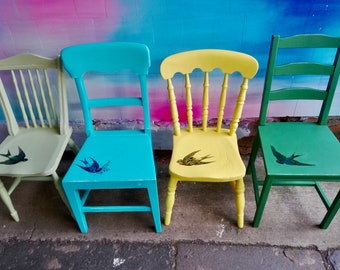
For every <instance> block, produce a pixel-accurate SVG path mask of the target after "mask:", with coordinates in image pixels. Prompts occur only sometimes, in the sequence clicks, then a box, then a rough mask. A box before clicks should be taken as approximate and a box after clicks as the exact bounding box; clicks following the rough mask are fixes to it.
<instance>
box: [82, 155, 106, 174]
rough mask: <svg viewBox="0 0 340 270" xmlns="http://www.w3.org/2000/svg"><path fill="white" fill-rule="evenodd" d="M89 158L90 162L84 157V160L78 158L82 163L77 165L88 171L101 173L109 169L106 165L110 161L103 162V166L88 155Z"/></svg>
mask: <svg viewBox="0 0 340 270" xmlns="http://www.w3.org/2000/svg"><path fill="white" fill-rule="evenodd" d="M90 159H91V160H92V163H89V162H88V161H87V159H86V158H84V160H80V161H81V162H82V163H83V164H84V165H79V164H77V166H78V167H80V168H82V169H83V170H85V171H87V172H90V173H103V172H105V171H108V170H109V169H108V168H107V166H108V165H109V163H110V161H109V162H107V163H105V164H104V165H103V166H100V165H99V163H98V162H97V161H96V160H95V159H94V158H92V157H90Z"/></svg>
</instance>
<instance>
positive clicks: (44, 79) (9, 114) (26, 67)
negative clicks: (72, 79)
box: [0, 54, 69, 135]
mask: <svg viewBox="0 0 340 270" xmlns="http://www.w3.org/2000/svg"><path fill="white" fill-rule="evenodd" d="M0 74H1V79H0V102H1V106H2V109H3V112H4V115H5V118H6V122H7V127H8V132H9V134H10V135H15V134H16V133H17V132H18V130H19V127H26V128H36V127H42V128H56V127H59V128H60V133H62V134H64V133H66V132H67V131H68V128H69V125H68V124H69V123H68V110H67V99H66V93H65V89H64V82H63V75H62V67H61V61H60V59H59V57H57V58H55V59H49V58H45V57H42V56H38V55H34V54H19V55H16V56H12V57H9V58H6V59H2V60H0Z"/></svg>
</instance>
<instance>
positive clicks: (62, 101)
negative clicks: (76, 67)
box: [56, 56, 70, 134]
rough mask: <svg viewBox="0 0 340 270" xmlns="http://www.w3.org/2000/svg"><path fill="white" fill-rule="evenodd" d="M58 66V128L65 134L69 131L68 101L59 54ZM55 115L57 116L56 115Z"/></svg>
mask: <svg viewBox="0 0 340 270" xmlns="http://www.w3.org/2000/svg"><path fill="white" fill-rule="evenodd" d="M57 66H58V93H59V108H60V112H59V129H60V134H66V133H68V132H69V129H70V126H69V115H68V102H67V92H66V86H65V76H64V69H63V65H62V61H61V58H60V56H58V58H57ZM56 117H57V116H56Z"/></svg>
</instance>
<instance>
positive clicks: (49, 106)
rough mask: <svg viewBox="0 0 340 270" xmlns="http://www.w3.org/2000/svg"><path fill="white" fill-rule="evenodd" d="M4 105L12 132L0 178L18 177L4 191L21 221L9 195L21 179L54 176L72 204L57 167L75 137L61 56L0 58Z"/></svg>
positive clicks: (2, 151) (0, 189) (3, 148)
mask: <svg viewBox="0 0 340 270" xmlns="http://www.w3.org/2000/svg"><path fill="white" fill-rule="evenodd" d="M0 74H1V79H0V104H1V108H2V111H3V113H4V117H5V120H6V124H7V130H8V135H7V136H6V138H5V139H4V140H3V141H2V142H1V144H0V177H2V176H4V177H10V178H13V179H14V181H13V183H12V185H11V186H10V188H9V189H8V191H7V190H6V188H5V186H4V184H3V182H2V181H1V180H0V196H1V199H2V200H3V202H4V203H5V204H6V206H7V208H8V209H9V211H10V213H11V215H12V217H13V219H14V220H16V221H19V216H18V213H17V211H16V210H15V208H14V206H13V203H12V200H11V198H10V195H11V194H12V192H13V191H14V190H15V188H16V187H17V186H18V185H19V184H20V183H21V182H22V181H47V180H51V181H54V184H55V186H56V188H57V190H58V191H59V193H60V196H61V198H62V199H63V201H64V202H65V204H66V205H67V206H68V203H67V200H66V198H65V195H64V191H63V189H62V186H61V183H60V177H59V176H58V174H57V172H56V170H57V168H58V166H59V163H60V161H61V158H62V156H63V153H64V151H65V149H66V147H67V145H69V146H70V147H71V149H72V150H73V151H74V152H77V151H78V147H77V146H76V145H75V143H74V142H73V140H72V139H71V134H72V128H71V127H70V126H69V122H68V109H67V98H66V90H65V88H64V82H63V71H62V66H61V63H60V59H59V57H57V58H55V59H49V58H44V57H41V56H38V55H33V54H20V55H16V56H12V57H9V58H6V59H2V60H0Z"/></svg>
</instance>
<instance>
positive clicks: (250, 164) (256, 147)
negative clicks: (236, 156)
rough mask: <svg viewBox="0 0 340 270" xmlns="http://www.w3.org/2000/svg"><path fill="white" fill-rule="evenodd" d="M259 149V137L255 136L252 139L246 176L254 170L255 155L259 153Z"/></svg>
mask: <svg viewBox="0 0 340 270" xmlns="http://www.w3.org/2000/svg"><path fill="white" fill-rule="evenodd" d="M259 147H260V140H259V135H258V134H256V136H255V138H254V142H253V146H252V148H251V152H250V156H249V161H248V166H247V170H246V174H250V173H252V171H253V170H254V166H255V160H256V156H257V153H258V151H259Z"/></svg>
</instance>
